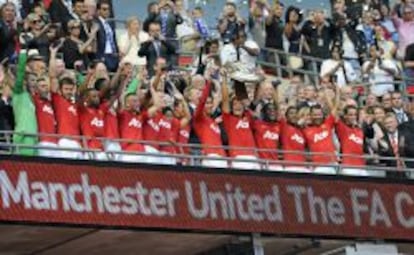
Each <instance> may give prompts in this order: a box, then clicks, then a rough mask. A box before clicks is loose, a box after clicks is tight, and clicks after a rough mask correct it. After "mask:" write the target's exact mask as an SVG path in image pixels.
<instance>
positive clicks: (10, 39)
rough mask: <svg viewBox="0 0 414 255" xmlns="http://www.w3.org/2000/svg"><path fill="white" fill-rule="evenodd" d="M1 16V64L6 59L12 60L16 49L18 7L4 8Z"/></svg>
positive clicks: (9, 6) (4, 6) (12, 5)
mask: <svg viewBox="0 0 414 255" xmlns="http://www.w3.org/2000/svg"><path fill="white" fill-rule="evenodd" d="M1 10H2V12H1V16H0V62H1V61H3V60H4V59H5V58H9V59H10V60H11V59H12V56H13V55H14V53H15V48H16V39H15V37H16V35H17V29H16V26H15V19H16V7H15V6H14V4H13V3H5V4H4V5H3V6H2V9H1Z"/></svg>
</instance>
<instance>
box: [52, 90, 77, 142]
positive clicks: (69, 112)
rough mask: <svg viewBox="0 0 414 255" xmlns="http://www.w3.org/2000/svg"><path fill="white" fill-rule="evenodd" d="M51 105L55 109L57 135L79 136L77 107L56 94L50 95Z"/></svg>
mask: <svg viewBox="0 0 414 255" xmlns="http://www.w3.org/2000/svg"><path fill="white" fill-rule="evenodd" d="M52 105H53V108H54V109H55V114H56V121H57V133H58V134H60V135H73V136H79V135H80V127H79V114H78V105H77V104H76V103H73V102H71V101H69V100H66V99H65V98H64V97H62V96H61V95H59V94H57V93H52Z"/></svg>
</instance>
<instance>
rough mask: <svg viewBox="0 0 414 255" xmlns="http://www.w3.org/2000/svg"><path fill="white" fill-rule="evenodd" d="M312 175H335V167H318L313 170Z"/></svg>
mask: <svg viewBox="0 0 414 255" xmlns="http://www.w3.org/2000/svg"><path fill="white" fill-rule="evenodd" d="M313 173H315V174H329V175H336V174H337V173H336V169H335V167H329V166H318V167H315V168H314V169H313Z"/></svg>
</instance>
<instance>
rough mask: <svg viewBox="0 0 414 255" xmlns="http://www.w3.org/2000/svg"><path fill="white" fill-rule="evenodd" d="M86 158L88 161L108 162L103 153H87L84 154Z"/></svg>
mask: <svg viewBox="0 0 414 255" xmlns="http://www.w3.org/2000/svg"><path fill="white" fill-rule="evenodd" d="M84 158H85V159H88V160H98V161H107V160H108V156H107V154H106V153H105V152H103V151H98V152H87V153H85V154H84Z"/></svg>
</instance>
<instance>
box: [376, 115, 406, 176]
mask: <svg viewBox="0 0 414 255" xmlns="http://www.w3.org/2000/svg"><path fill="white" fill-rule="evenodd" d="M384 128H385V130H384V131H385V132H384V137H383V138H381V139H380V140H379V141H378V154H379V156H380V157H386V158H390V159H380V162H381V163H382V164H383V165H385V166H386V167H391V168H393V169H394V170H395V171H388V172H387V177H391V178H405V177H406V173H405V172H404V171H403V169H404V168H405V165H404V162H403V161H402V160H401V153H400V145H399V143H400V140H401V132H400V130H398V120H397V117H396V116H395V114H394V113H387V115H386V116H385V118H384Z"/></svg>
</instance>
